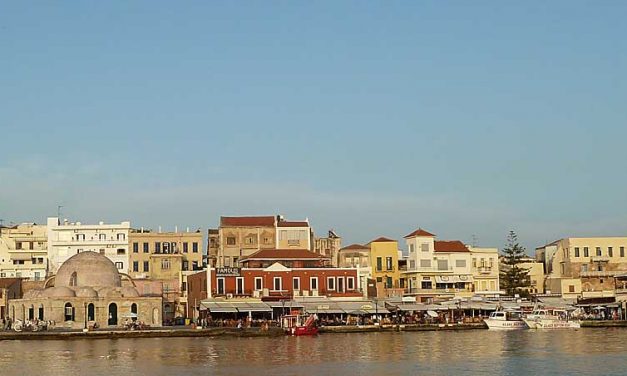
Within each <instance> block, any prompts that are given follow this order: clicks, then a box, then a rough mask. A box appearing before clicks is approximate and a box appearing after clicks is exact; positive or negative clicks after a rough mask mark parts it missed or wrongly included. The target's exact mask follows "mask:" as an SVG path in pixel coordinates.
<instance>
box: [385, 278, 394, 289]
mask: <svg viewBox="0 0 627 376" xmlns="http://www.w3.org/2000/svg"><path fill="white" fill-rule="evenodd" d="M385 287H386V288H388V289H391V288H392V287H394V285H393V284H392V277H386V278H385Z"/></svg>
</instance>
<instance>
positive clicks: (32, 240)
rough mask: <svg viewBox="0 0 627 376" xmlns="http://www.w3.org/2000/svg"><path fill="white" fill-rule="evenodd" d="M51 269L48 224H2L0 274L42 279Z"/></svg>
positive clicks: (0, 276) (36, 279) (0, 227)
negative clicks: (8, 225) (49, 265)
mask: <svg viewBox="0 0 627 376" xmlns="http://www.w3.org/2000/svg"><path fill="white" fill-rule="evenodd" d="M47 272H48V240H47V230H46V226H42V225H37V224H34V223H22V224H19V225H15V226H10V227H3V226H0V278H4V277H16V278H26V279H29V280H32V281H39V280H43V279H44V278H46V274H47Z"/></svg>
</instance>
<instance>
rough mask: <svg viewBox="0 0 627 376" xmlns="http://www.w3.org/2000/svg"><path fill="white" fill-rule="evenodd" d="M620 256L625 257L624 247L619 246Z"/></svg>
mask: <svg viewBox="0 0 627 376" xmlns="http://www.w3.org/2000/svg"><path fill="white" fill-rule="evenodd" d="M620 257H625V247H620Z"/></svg>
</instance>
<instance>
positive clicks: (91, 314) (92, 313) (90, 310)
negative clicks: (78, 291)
mask: <svg viewBox="0 0 627 376" xmlns="http://www.w3.org/2000/svg"><path fill="white" fill-rule="evenodd" d="M95 320H96V309H95V307H94V303H89V305H88V306H87V321H95Z"/></svg>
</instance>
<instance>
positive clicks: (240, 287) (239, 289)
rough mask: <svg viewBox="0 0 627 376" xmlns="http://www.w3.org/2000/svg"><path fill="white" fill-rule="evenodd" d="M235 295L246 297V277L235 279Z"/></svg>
mask: <svg viewBox="0 0 627 376" xmlns="http://www.w3.org/2000/svg"><path fill="white" fill-rule="evenodd" d="M235 293H236V294H237V295H244V277H237V278H235Z"/></svg>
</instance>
